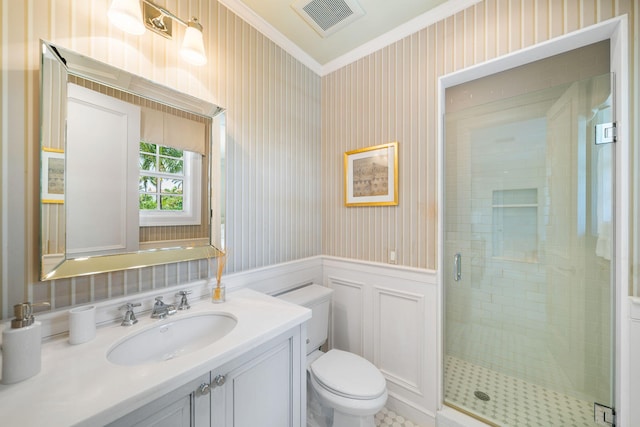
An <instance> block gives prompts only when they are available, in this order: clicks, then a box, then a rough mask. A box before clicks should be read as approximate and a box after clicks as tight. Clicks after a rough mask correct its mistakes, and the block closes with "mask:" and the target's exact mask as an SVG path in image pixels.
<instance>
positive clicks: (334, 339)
mask: <svg viewBox="0 0 640 427" xmlns="http://www.w3.org/2000/svg"><path fill="white" fill-rule="evenodd" d="M327 286H328V287H330V288H331V289H333V295H332V297H331V333H330V346H331V347H332V348H338V349H340V350H344V351H349V352H351V353H356V354H364V335H365V327H366V326H365V322H366V319H365V318H364V310H365V307H364V305H365V285H364V283H360V282H354V281H351V280H346V279H340V278H336V277H331V276H330V277H329V280H328V283H327Z"/></svg>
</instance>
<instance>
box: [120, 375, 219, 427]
mask: <svg viewBox="0 0 640 427" xmlns="http://www.w3.org/2000/svg"><path fill="white" fill-rule="evenodd" d="M209 378H210V374H208V373H207V374H205V375H201V376H200V377H198V378H197V379H195V380H193V381H189V382H188V383H187V384H185V385H183V386H181V387H179V388H177V389H176V390H173V391H171V392H170V393H167V394H166V395H164V396H162V397H160V398H159V399H156V400H154V401H153V402H151V403H148V404H146V405H144V406H143V407H141V408H139V409H137V410H135V411H133V412H131V413H129V414H127V415H125V416H124V417H122V418H120V419H119V420H117V421H115V422H113V423H111V424H109V427H132V426H136V427H190V426H207V425H209V423H210V421H209V420H210V417H211V416H210V415H211V399H210V397H209V396H208V395H207V394H203V393H202V392H201V391H200V388H201V386H202V385H203V384H206V385H208V384H209Z"/></svg>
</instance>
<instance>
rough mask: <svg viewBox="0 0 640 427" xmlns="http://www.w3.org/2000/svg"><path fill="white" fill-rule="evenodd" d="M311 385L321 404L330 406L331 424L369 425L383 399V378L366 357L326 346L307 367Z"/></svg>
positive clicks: (345, 425)
mask: <svg viewBox="0 0 640 427" xmlns="http://www.w3.org/2000/svg"><path fill="white" fill-rule="evenodd" d="M308 372H309V375H308V378H309V380H310V381H311V387H312V389H313V391H314V392H315V394H316V396H317V397H318V399H319V401H320V404H321V405H322V406H323V407H326V408H330V409H332V410H333V423H332V424H331V425H332V426H333V427H347V426H349V427H369V426H373V425H374V418H373V417H374V415H375V414H376V413H378V411H380V410H381V409H382V407H383V406H384V404H385V403H386V401H387V387H386V382H385V379H384V377H383V376H382V374H381V373H380V371H379V370H378V369H377V368H376V367H375V366H374V365H373V364H371V363H370V362H369V361H368V360H366V359H364V358H362V357H360V356H357V355H355V354H353V353H348V352H346V351H341V350H335V349H333V350H330V351H328V352H327V353H326V354H323V355H322V356H320V357H319V358H318V359H316V360H315V362H313V363H312V364H311V365H310V366H309V368H308Z"/></svg>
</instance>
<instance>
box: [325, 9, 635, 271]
mask: <svg viewBox="0 0 640 427" xmlns="http://www.w3.org/2000/svg"><path fill="white" fill-rule="evenodd" d="M635 4H636V2H635V1H634V0H618V1H611V0H600V1H598V0H522V1H521V0H486V1H483V2H480V3H478V4H477V5H475V6H472V7H470V8H468V9H466V10H464V11H462V12H460V13H458V14H456V15H454V16H451V17H449V18H447V19H445V20H443V21H440V22H438V23H436V24H434V25H431V26H429V27H427V28H425V29H423V30H421V31H419V32H417V33H415V34H413V35H411V36H409V37H406V38H404V39H402V40H400V41H398V42H396V43H393V44H391V45H389V46H387V47H385V48H383V49H381V50H379V51H377V52H375V53H373V54H371V55H369V56H366V57H364V58H362V59H359V60H357V61H355V62H353V63H352V64H350V65H347V66H345V67H343V68H341V69H340V70H337V71H335V72H333V73H330V74H328V75H326V76H324V77H323V78H322V130H323V134H322V171H323V177H322V183H323V185H322V201H323V203H322V227H323V240H322V250H323V253H324V254H327V255H333V256H338V257H347V258H356V259H360V260H367V261H375V262H383V263H384V262H388V261H389V258H390V252H391V251H395V252H396V258H397V263H398V264H401V265H405V266H410V267H418V268H427V269H436V263H437V250H438V248H437V237H438V235H437V218H436V214H437V185H438V183H437V173H438V172H437V170H436V165H437V157H436V156H437V152H436V147H437V139H436V132H437V120H438V111H437V105H438V104H437V103H438V93H437V88H438V86H437V84H438V78H439V77H440V76H443V75H445V74H448V73H451V72H453V71H456V70H460V69H463V68H466V67H470V66H472V65H474V64H478V63H481V62H484V61H487V60H490V59H492V58H496V57H498V56H501V55H505V54H507V53H510V52H513V51H516V50H519V49H522V48H525V47H527V46H531V45H533V44H536V43H540V42H543V41H545V40H549V39H550V38H553V37H557V36H560V35H562V34H566V33H568V32H571V31H574V30H577V29H579V28H583V27H586V26H588V25H591V24H594V23H597V22H601V21H604V20H606V19H609V18H611V17H614V16H617V15H621V14H625V13H629V14H630V16H631V17H633V13H632V12H634V7H635V6H634V5H635ZM631 20H632V19H630V21H631ZM391 141H398V145H399V150H398V151H399V155H400V157H399V163H400V164H399V184H400V190H399V205H398V206H391V207H349V208H347V207H345V206H344V204H343V166H342V158H343V153H344V152H345V151H350V150H354V149H358V148H363V147H367V146H372V145H377V144H382V143H386V142H391Z"/></svg>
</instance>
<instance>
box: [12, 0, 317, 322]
mask: <svg viewBox="0 0 640 427" xmlns="http://www.w3.org/2000/svg"><path fill="white" fill-rule="evenodd" d="M156 3H157V4H159V5H161V6H166V7H167V9H169V10H171V11H172V12H174V13H175V14H176V15H177V16H179V17H181V18H183V19H188V17H190V16H193V15H195V16H197V17H198V18H199V20H200V22H201V24H202V25H203V27H204V36H205V47H206V49H207V55H208V59H209V62H208V64H207V65H206V66H204V67H194V66H190V65H188V64H185V63H184V62H182V61H181V60H180V58H179V56H178V50H179V47H180V42H181V40H182V31H183V29H182V27H178V28H179V30H178V36H177V37H174V40H166V39H164V38H163V37H160V36H157V35H155V34H152V33H150V32H147V33H146V34H145V35H143V36H139V37H138V36H132V35H127V34H125V33H123V32H122V31H120V30H118V29H117V28H115V27H113V26H110V25H109V23H108V20H107V19H106V13H107V9H108V6H109V4H110V0H91V1H78V0H20V1H15V0H0V4H1V5H2V7H1V8H0V14H1V15H2V17H3V21H2V22H3V25H2V27H3V29H2V31H1V32H0V37H1V38H2V39H1V43H0V46H1V47H0V49H1V52H2V53H3V55H2V57H1V58H0V61H2V88H3V91H2V101H3V103H2V105H3V107H6V106H9V107H10V108H3V109H2V125H3V131H5V132H4V133H3V138H2V153H3V161H2V167H3V172H5V174H3V179H2V181H3V182H2V189H3V194H4V195H5V196H6V199H5V201H4V202H3V208H2V211H3V225H4V230H7V231H6V232H5V233H4V235H3V238H4V241H5V242H8V246H9V249H8V250H7V247H6V246H5V245H3V249H2V259H3V272H4V273H5V274H4V275H3V281H2V285H3V286H2V289H3V292H2V295H3V296H4V297H6V299H5V300H4V306H3V307H4V310H5V311H4V312H3V315H2V317H5V318H6V317H9V316H10V315H11V314H10V313H8V312H7V308H8V307H9V306H10V304H14V303H17V302H20V301H22V300H23V299H29V300H34V301H45V300H46V301H51V302H52V303H53V304H54V308H60V307H66V306H69V305H74V304H80V303H84V302H88V301H92V300H100V299H104V298H109V297H115V296H119V295H131V294H134V293H135V292H139V291H143V290H148V289H153V288H156V287H164V286H168V285H172V284H176V283H183V282H186V281H190V280H196V279H199V278H203V277H206V276H207V273H208V264H207V262H206V261H194V262H189V263H183V264H174V265H168V266H160V267H154V268H147V269H142V270H131V271H127V272H117V273H112V274H103V275H96V276H88V277H84V278H77V279H68V280H59V281H57V282H51V283H40V282H37V280H36V278H37V276H38V264H37V260H38V256H39V254H38V225H37V224H38V217H39V212H38V205H37V204H36V202H37V194H38V185H39V183H38V179H39V178H38V171H39V160H38V153H39V141H38V102H39V93H38V90H39V88H38V86H39V84H38V80H39V77H38V72H39V48H38V40H39V39H44V40H48V41H51V42H53V43H55V44H59V45H61V46H63V47H66V48H69V49H72V50H75V51H77V52H79V53H82V54H85V55H87V56H91V57H93V58H95V59H97V60H99V61H103V62H108V63H109V64H111V65H114V66H116V67H119V68H123V69H125V70H127V71H129V72H132V73H134V74H138V75H141V76H143V77H146V78H148V79H151V80H154V81H156V82H158V83H161V84H164V85H167V86H170V87H172V88H174V89H177V90H180V91H183V92H186V93H189V94H191V95H194V96H197V97H199V98H202V99H205V100H207V101H210V102H213V103H215V104H218V105H221V106H223V107H224V108H226V109H227V122H226V124H227V133H228V135H227V138H228V139H227V152H226V155H227V182H226V189H227V191H228V204H227V209H226V214H227V215H226V218H227V231H226V240H227V243H228V247H229V248H230V252H231V257H230V261H229V263H228V271H229V272H232V271H240V270H244V269H249V268H254V267H260V266H264V265H269V264H274V263H279V262H285V261H289V260H293V259H299V258H304V257H307V256H311V255H317V254H319V253H320V208H319V199H320V184H319V168H320V164H319V162H318V158H319V156H320V77H319V76H317V75H316V74H314V73H313V72H311V71H310V70H309V69H307V68H306V67H305V66H303V65H302V64H301V63H299V62H298V61H297V60H295V59H293V58H292V57H291V56H290V55H289V54H287V53H286V52H284V51H283V50H282V49H281V48H279V47H278V46H277V45H275V44H274V43H273V42H272V41H270V40H269V39H267V38H266V37H264V36H263V35H262V34H260V33H258V32H257V31H256V30H255V29H254V28H253V27H251V26H249V25H248V24H247V23H246V22H244V21H243V20H241V19H240V18H238V17H237V16H236V15H234V14H233V13H231V12H230V11H229V10H228V9H226V8H225V7H224V6H222V5H220V4H219V3H217V2H216V1H213V0H170V1H169V0H166V1H164V0H158V1H156Z"/></svg>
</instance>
